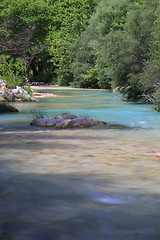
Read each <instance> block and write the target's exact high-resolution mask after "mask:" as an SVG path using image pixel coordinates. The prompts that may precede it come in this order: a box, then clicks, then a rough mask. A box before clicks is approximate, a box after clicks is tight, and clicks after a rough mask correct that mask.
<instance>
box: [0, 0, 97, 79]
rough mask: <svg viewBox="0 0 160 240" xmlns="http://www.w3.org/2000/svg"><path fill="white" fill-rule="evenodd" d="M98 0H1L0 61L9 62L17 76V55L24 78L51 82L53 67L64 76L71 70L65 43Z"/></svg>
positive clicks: (74, 34)
mask: <svg viewBox="0 0 160 240" xmlns="http://www.w3.org/2000/svg"><path fill="white" fill-rule="evenodd" d="M97 2H98V0H92V1H91V0H82V1H80V0H61V1H59V0H12V1H9V0H1V5H0V58H1V59H2V58H3V59H4V61H1V64H2V62H3V63H4V62H7V63H8V62H9V61H11V62H12V69H10V70H11V71H12V73H13V74H14V75H16V73H17V71H16V70H15V65H16V64H15V65H14V63H16V62H17V59H18V58H19V64H20V65H21V66H23V67H24V72H25V78H26V80H27V81H29V80H30V79H31V80H34V81H35V80H40V81H41V80H42V81H51V80H52V79H53V75H54V74H55V73H54V72H55V69H57V72H58V76H60V75H61V73H62V75H63V76H64V78H65V77H66V76H67V72H70V70H69V62H70V54H71V53H70V52H69V48H68V44H69V43H72V42H73V41H74V40H75V39H76V38H77V36H79V35H80V33H81V32H82V30H84V29H85V26H86V24H87V23H88V19H89V18H90V16H91V14H92V12H93V11H94V8H95V6H96V4H97ZM6 59H7V61H6ZM8 66H10V67H11V64H9V65H8ZM2 68H3V67H2V66H0V69H2ZM15 71H16V73H15ZM2 73H3V71H1V73H0V75H2ZM21 75H22V72H21ZM23 77H24V76H23ZM59 78H60V77H59ZM66 78H67V77H66ZM63 83H65V82H64V81H63Z"/></svg>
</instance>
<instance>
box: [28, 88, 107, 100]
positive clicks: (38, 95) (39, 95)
mask: <svg viewBox="0 0 160 240" xmlns="http://www.w3.org/2000/svg"><path fill="white" fill-rule="evenodd" d="M31 89H32V91H33V96H34V97H35V98H37V99H39V98H40V99H41V98H55V97H58V95H56V94H54V93H43V92H39V91H43V90H45V91H47V90H49V91H51V90H52V91H54V90H67V91H73V90H77V91H78V90H79V91H104V92H106V91H110V90H106V89H88V88H73V87H61V86H56V85H49V86H31ZM61 97H62V96H61Z"/></svg>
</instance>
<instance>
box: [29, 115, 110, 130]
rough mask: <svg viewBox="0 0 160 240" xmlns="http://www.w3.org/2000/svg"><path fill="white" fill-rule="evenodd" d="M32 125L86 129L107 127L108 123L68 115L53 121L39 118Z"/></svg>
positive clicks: (57, 117) (52, 119)
mask: <svg viewBox="0 0 160 240" xmlns="http://www.w3.org/2000/svg"><path fill="white" fill-rule="evenodd" d="M30 125H33V126H41V127H56V128H77V127H81V128H85V127H90V126H94V125H107V123H106V122H103V121H100V120H97V119H89V118H79V117H77V116H75V115H69V114H66V115H62V116H56V117H55V118H51V119H44V118H37V119H34V120H33V121H32V122H31V123H30Z"/></svg>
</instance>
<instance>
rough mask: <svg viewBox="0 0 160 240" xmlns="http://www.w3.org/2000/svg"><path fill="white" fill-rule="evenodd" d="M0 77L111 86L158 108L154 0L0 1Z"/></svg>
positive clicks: (158, 34) (158, 17)
mask: <svg viewBox="0 0 160 240" xmlns="http://www.w3.org/2000/svg"><path fill="white" fill-rule="evenodd" d="M0 2H1V4H0V78H1V79H4V80H6V81H7V85H8V86H9V87H10V88H12V87H15V86H17V85H20V86H21V85H24V84H28V85H29V84H31V83H33V82H45V83H48V84H54V85H55V84H56V85H60V86H73V87H80V88H100V89H101V88H102V89H111V90H112V91H113V90H114V91H117V92H119V93H121V94H122V96H123V97H124V99H125V100H127V101H134V102H137V101H143V102H147V103H151V104H153V105H154V108H155V109H156V110H157V111H160V1H159V0H152V1H150V0H101V1H100V0H12V1H10V0H1V1H0Z"/></svg>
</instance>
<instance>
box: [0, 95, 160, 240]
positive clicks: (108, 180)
mask: <svg viewBox="0 0 160 240" xmlns="http://www.w3.org/2000/svg"><path fill="white" fill-rule="evenodd" d="M56 95H57V97H56V98H53V99H45V100H41V101H40V102H39V103H18V104H16V106H17V107H18V108H19V110H20V113H18V114H3V115H1V116H0V128H1V131H0V176H1V177H0V239H5V240H8V239H12V240H79V239H80V240H106V239H107V240H112V239H113V240H143V239H144V240H159V239H160V223H159V222H160V211H159V209H160V188H159V183H160V174H159V172H160V162H159V160H158V159H156V158H155V156H154V155H155V153H157V152H159V148H160V147H159V142H160V137H159V135H160V114H159V113H156V112H154V111H153V110H152V109H151V107H150V106H146V105H143V104H130V103H124V102H121V101H120V99H119V98H118V97H117V96H116V95H114V94H112V93H107V92H103V91H93V92H92V91H91V92H90V91H56ZM35 110H44V111H45V112H46V113H47V114H48V116H49V117H51V116H55V115H56V114H57V113H62V112H64V111H65V112H66V111H69V112H70V113H73V114H77V115H86V114H88V115H89V116H90V117H92V118H98V119H100V120H105V121H107V122H108V123H109V124H110V126H109V127H107V128H92V129H74V130H53V129H51V128H49V129H48V128H47V129H43V128H37V127H30V126H29V122H30V121H31V119H32V114H31V113H30V111H35ZM119 124H120V125H123V126H119ZM128 127H131V128H128Z"/></svg>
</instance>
